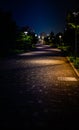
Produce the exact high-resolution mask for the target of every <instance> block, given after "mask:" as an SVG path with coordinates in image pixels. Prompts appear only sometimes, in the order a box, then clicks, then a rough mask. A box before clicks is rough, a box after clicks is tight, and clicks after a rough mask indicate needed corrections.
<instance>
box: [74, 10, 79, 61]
mask: <svg viewBox="0 0 79 130" xmlns="http://www.w3.org/2000/svg"><path fill="white" fill-rule="evenodd" d="M78 14H79V12H73V15H74V17H75V59H76V56H77V23H76V17H77V16H78Z"/></svg>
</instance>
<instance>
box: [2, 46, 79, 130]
mask: <svg viewBox="0 0 79 130" xmlns="http://www.w3.org/2000/svg"><path fill="white" fill-rule="evenodd" d="M0 99H1V103H0V104H1V105H0V106H1V110H0V120H1V121H0V123H1V125H0V127H1V128H21V129H24V128H27V129H29V128H50V127H52V128H54V130H55V129H56V128H61V129H64V128H67V129H69V127H72V128H73V129H74V130H76V127H78V118H79V81H78V78H77V76H76V74H75V73H74V71H73V69H72V67H71V66H70V64H69V63H68V61H67V59H66V58H65V57H64V56H62V53H61V51H60V50H58V49H56V48H50V47H49V46H46V45H39V44H38V45H37V50H36V51H33V52H28V53H24V54H20V55H19V56H17V57H13V58H7V59H4V60H1V61H0Z"/></svg>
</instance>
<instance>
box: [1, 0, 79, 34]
mask: <svg viewBox="0 0 79 130" xmlns="http://www.w3.org/2000/svg"><path fill="white" fill-rule="evenodd" d="M78 6H79V4H78V0H0V8H1V9H3V10H10V11H11V12H12V14H13V19H14V20H15V21H16V23H17V25H19V26H25V25H28V26H30V27H32V28H33V29H34V30H35V32H36V33H38V34H39V33H41V32H46V33H49V32H51V31H53V32H54V33H57V32H60V31H63V30H64V27H65V17H66V12H67V11H68V10H74V9H76V8H78Z"/></svg>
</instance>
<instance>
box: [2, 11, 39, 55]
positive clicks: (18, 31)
mask: <svg viewBox="0 0 79 130" xmlns="http://www.w3.org/2000/svg"><path fill="white" fill-rule="evenodd" d="M25 32H27V34H26V33H25ZM37 40H38V39H37V37H36V35H35V32H33V31H32V29H31V28H30V27H28V26H26V27H22V28H20V27H18V26H17V25H16V22H15V21H14V20H13V18H12V14H11V12H5V11H2V10H0V57H1V56H6V55H10V54H14V53H17V52H21V51H27V50H28V49H32V48H34V47H35V44H36V42H37Z"/></svg>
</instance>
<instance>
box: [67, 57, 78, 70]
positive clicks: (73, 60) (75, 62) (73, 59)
mask: <svg viewBox="0 0 79 130" xmlns="http://www.w3.org/2000/svg"><path fill="white" fill-rule="evenodd" d="M69 59H70V61H71V62H72V63H73V65H74V67H75V68H76V69H78V70H79V57H76V59H75V57H74V56H70V57H69Z"/></svg>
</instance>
